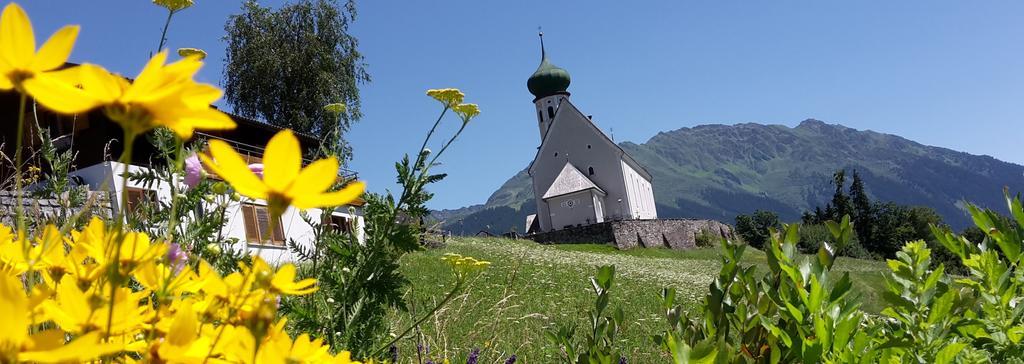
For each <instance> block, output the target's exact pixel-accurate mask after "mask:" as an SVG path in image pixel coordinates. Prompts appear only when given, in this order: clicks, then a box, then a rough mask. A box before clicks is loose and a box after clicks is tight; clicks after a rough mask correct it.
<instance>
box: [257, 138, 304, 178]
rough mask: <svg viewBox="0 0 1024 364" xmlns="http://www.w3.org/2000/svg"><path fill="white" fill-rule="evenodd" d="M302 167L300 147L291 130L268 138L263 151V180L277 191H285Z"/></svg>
mask: <svg viewBox="0 0 1024 364" xmlns="http://www.w3.org/2000/svg"><path fill="white" fill-rule="evenodd" d="M301 168H302V149H301V148H300V147H299V140H298V139H297V138H295V134H293V133H292V131H291V130H288V129H285V130H283V131H281V132H278V133H277V134H276V135H274V137H273V138H270V142H269V143H267V149H266V150H265V151H264V152H263V182H264V183H266V185H267V187H269V188H271V189H273V190H274V191H278V192H285V191H287V190H288V187H289V186H290V185H291V183H292V181H293V180H294V179H295V177H296V176H297V175H298V174H299V169H301Z"/></svg>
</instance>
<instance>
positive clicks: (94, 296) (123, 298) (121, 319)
mask: <svg viewBox="0 0 1024 364" xmlns="http://www.w3.org/2000/svg"><path fill="white" fill-rule="evenodd" d="M98 288H99V286H94V287H92V289H87V290H85V291H83V290H81V289H79V288H78V282H77V281H75V280H74V279H73V278H72V277H70V276H65V277H64V278H62V279H61V280H60V283H58V284H57V299H56V300H47V301H44V302H43V303H42V308H43V311H44V312H45V313H46V316H47V317H48V318H50V319H52V320H53V322H55V323H57V325H58V326H60V328H61V329H64V330H66V331H68V332H71V333H76V334H78V333H81V334H84V333H89V332H93V331H103V332H107V330H109V331H110V333H111V334H112V335H120V334H124V333H129V332H134V331H136V330H138V329H140V328H142V326H143V325H144V324H145V322H146V320H147V319H148V318H149V315H150V313H151V312H150V309H149V307H148V306H145V305H143V306H139V301H140V300H141V299H142V298H144V297H148V296H149V292H147V291H140V292H132V291H131V289H128V288H124V287H118V288H115V289H117V290H118V291H117V294H116V295H115V299H116V301H115V302H100V301H102V299H104V298H105V297H107V296H108V294H109V293H108V292H110V288H109V286H107V287H103V289H102V290H99V289H98ZM97 302H100V303H99V304H98V305H96V303H97ZM111 310H113V315H112V316H111V315H110V311H111ZM108 317H110V318H111V322H110V327H108V326H107V318H108Z"/></svg>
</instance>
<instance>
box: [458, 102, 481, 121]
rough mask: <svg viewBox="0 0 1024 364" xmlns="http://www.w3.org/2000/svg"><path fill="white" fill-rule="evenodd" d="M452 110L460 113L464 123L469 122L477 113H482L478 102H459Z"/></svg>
mask: <svg viewBox="0 0 1024 364" xmlns="http://www.w3.org/2000/svg"><path fill="white" fill-rule="evenodd" d="M452 110H453V111H455V114H456V115H459V118H461V119H462V122H463V123H468V122H469V121H470V120H472V119H473V118H475V117H476V116H477V115H480V107H479V106H477V105H476V104H458V105H455V107H453V108H452Z"/></svg>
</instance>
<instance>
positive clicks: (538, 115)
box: [537, 110, 544, 123]
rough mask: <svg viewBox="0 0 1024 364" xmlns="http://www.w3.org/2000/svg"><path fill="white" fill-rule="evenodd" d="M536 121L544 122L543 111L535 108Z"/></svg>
mask: <svg viewBox="0 0 1024 364" xmlns="http://www.w3.org/2000/svg"><path fill="white" fill-rule="evenodd" d="M537 121H539V122H542V123H543V122H544V113H543V112H541V111H540V110H537Z"/></svg>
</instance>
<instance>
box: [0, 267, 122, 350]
mask: <svg viewBox="0 0 1024 364" xmlns="http://www.w3.org/2000/svg"><path fill="white" fill-rule="evenodd" d="M31 305H32V301H31V300H29V297H27V296H25V291H23V290H22V285H21V282H20V281H19V280H18V279H17V278H15V277H13V276H8V275H0V317H3V318H4V329H3V330H0V362H4V363H17V362H26V361H34V362H46V363H57V362H86V361H89V360H91V359H95V358H97V357H100V356H103V355H107V354H110V353H112V352H116V351H118V349H117V348H116V347H114V346H112V345H109V344H101V343H100V342H99V339H100V337H99V333H98V332H92V333H89V334H85V335H81V336H79V337H77V338H76V339H75V340H74V341H72V342H70V343H67V344H65V343H64V339H65V335H64V332H63V331H60V330H56V329H50V330H45V331H40V332H37V333H35V334H33V335H31V336H30V335H29V326H30V325H31V323H32V322H31V320H30V319H29V315H30V313H31V311H32V307H31Z"/></svg>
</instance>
